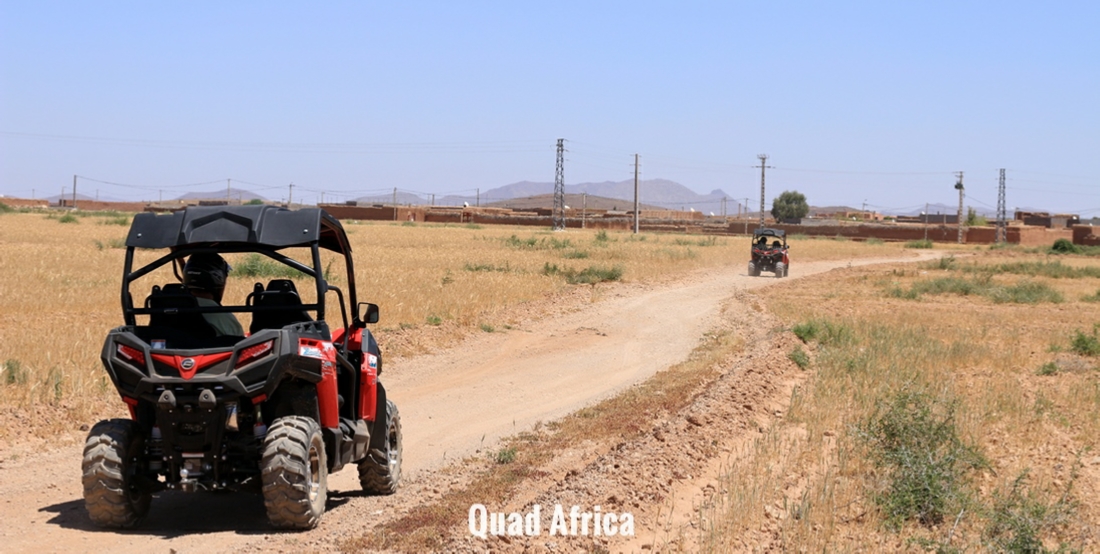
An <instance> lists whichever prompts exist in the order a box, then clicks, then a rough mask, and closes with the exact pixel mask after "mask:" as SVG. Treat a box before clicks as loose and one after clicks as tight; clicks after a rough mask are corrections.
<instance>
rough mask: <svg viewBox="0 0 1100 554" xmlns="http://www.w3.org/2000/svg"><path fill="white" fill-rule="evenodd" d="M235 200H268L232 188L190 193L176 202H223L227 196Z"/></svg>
mask: <svg viewBox="0 0 1100 554" xmlns="http://www.w3.org/2000/svg"><path fill="white" fill-rule="evenodd" d="M227 195H228V196H229V198H231V199H233V200H240V201H242V202H248V201H249V200H256V199H259V200H267V198H264V197H263V196H260V195H259V194H256V193H254V192H249V191H247V190H243V189H235V188H230V189H228V191H227V190H226V189H220V190H215V191H211V192H189V193H187V194H185V195H183V196H179V197H176V198H175V199H176V200H223V199H225V197H226V196H227Z"/></svg>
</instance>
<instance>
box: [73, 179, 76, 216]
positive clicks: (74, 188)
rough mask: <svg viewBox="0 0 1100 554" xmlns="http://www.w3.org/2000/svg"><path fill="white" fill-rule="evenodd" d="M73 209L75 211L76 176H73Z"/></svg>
mask: <svg viewBox="0 0 1100 554" xmlns="http://www.w3.org/2000/svg"><path fill="white" fill-rule="evenodd" d="M73 209H74V210H75V209H76V175H73Z"/></svg>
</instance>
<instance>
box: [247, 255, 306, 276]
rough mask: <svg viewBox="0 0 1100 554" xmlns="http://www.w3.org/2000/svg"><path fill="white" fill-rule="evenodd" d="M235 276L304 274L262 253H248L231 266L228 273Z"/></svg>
mask: <svg viewBox="0 0 1100 554" xmlns="http://www.w3.org/2000/svg"><path fill="white" fill-rule="evenodd" d="M229 274H230V275H232V276H236V277H250V278H254V277H261V278H262V277H266V278H269V279H293V278H296V277H303V276H304V274H303V273H302V272H300V271H298V270H297V269H294V268H292V267H290V266H288V265H286V264H284V263H281V262H277V261H275V260H272V259H271V258H268V257H267V256H264V255H263V254H255V253H252V254H249V255H247V256H245V258H244V260H243V261H242V262H240V263H239V264H237V265H236V266H233V271H231V272H230V273H229Z"/></svg>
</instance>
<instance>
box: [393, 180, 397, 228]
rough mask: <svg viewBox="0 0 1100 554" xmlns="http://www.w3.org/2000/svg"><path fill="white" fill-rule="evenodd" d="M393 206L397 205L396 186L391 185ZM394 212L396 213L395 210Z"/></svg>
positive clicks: (395, 217)
mask: <svg viewBox="0 0 1100 554" xmlns="http://www.w3.org/2000/svg"><path fill="white" fill-rule="evenodd" d="M393 207H394V208H396V207H397V187H393ZM394 213H397V212H394ZM394 219H395V220H396V219H397V216H394Z"/></svg>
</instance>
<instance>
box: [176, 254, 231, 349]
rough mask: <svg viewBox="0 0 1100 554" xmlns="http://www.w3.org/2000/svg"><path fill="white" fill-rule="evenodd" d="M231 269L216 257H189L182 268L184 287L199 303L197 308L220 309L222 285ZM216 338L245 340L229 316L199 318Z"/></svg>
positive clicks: (221, 314) (212, 315)
mask: <svg viewBox="0 0 1100 554" xmlns="http://www.w3.org/2000/svg"><path fill="white" fill-rule="evenodd" d="M231 269H232V268H230V267H229V264H228V263H226V261H225V259H223V258H222V257H221V256H219V255H217V254H206V253H199V254H192V255H191V256H189V257H188V258H187V263H186V264H184V266H183V286H184V287H187V290H188V292H190V293H191V295H192V296H194V297H195V299H196V300H197V301H198V304H199V307H202V308H210V307H215V306H221V301H222V295H223V294H224V293H225V281H226V279H227V278H228V277H229V272H230V270H231ZM202 317H203V318H204V319H206V321H207V323H209V324H210V326H211V327H213V328H214V330H215V331H216V332H217V335H218V336H224V335H231V336H238V337H240V336H244V329H243V328H242V327H241V323H240V322H239V321H237V317H236V316H235V315H233V314H231V313H215V314H202Z"/></svg>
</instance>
